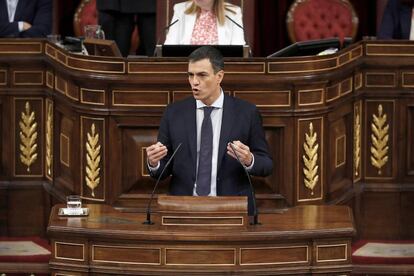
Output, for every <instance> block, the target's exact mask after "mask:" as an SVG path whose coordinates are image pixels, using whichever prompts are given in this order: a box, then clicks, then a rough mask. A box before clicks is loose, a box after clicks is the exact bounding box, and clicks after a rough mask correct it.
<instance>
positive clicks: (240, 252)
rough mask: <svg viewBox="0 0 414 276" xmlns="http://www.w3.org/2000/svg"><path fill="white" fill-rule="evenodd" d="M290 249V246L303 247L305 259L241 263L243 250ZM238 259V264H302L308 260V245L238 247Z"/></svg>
mask: <svg viewBox="0 0 414 276" xmlns="http://www.w3.org/2000/svg"><path fill="white" fill-rule="evenodd" d="M284 248H285V249H290V248H305V249H306V261H296V262H272V263H260V262H256V263H249V264H247V263H243V262H242V251H243V250H269V249H284ZM239 260H240V265H241V266H242V265H245V266H247V265H278V264H303V263H308V262H309V246H308V245H295V246H271V247H251V248H240V251H239Z"/></svg>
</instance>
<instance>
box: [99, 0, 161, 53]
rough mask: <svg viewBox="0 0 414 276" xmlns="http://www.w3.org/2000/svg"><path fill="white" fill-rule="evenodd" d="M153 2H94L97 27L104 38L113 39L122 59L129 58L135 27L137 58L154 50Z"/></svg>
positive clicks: (115, 0) (135, 0) (110, 0)
mask: <svg viewBox="0 0 414 276" xmlns="http://www.w3.org/2000/svg"><path fill="white" fill-rule="evenodd" d="M156 6H157V1H156V0H97V2H96V8H97V10H98V12H99V20H98V22H99V24H100V25H101V26H102V28H103V30H104V32H105V37H106V39H110V40H115V41H116V43H117V45H118V48H119V50H120V51H121V53H122V55H123V56H128V54H129V53H130V48H131V37H132V33H133V31H134V28H135V26H136V25H138V32H139V48H138V51H137V53H132V54H138V55H145V56H152V54H153V52H154V48H155V32H156V15H155V11H156Z"/></svg>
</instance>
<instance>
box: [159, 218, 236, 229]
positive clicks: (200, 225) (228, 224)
mask: <svg viewBox="0 0 414 276" xmlns="http://www.w3.org/2000/svg"><path fill="white" fill-rule="evenodd" d="M165 218H167V219H174V218H184V219H229V218H231V219H241V223H240V224H237V223H227V224H212V223H209V224H207V223H206V224H201V223H199V224H192V223H189V224H179V223H165V222H164V219H165ZM161 225H175V226H177V225H179V226H199V227H205V226H243V225H244V218H243V217H242V216H240V217H237V216H231V217H211V216H194V217H193V216H185V217H180V216H162V219H161Z"/></svg>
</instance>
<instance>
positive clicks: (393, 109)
mask: <svg viewBox="0 0 414 276" xmlns="http://www.w3.org/2000/svg"><path fill="white" fill-rule="evenodd" d="M387 102H388V103H392V114H393V116H392V123H391V122H390V123H391V125H392V126H395V102H396V100H365V110H368V109H367V106H368V104H369V103H387ZM364 122H365V125H368V112H365V114H364ZM395 131H396V130H395V128H394V127H393V131H392V137H393V139H392V142H391V143H392V144H391V145H392V148H393V149H395V137H396V136H395ZM367 134H368V128H367V127H365V128H364V135H365V137H367V138H366V139H364V143H365V149H367V147H368V136H367ZM394 154H395V153H394V152H393V154H392V155H391V158H394ZM368 163H369V162H364V175H365V176H364V179H373V180H377V179H379V180H384V179H393V178H394V172H395V170H394V166H393V162H392V161H391V162H390V164H391V166H392V169H391V171H392V173H391V176H381V177H377V176H368V174H367V166H368V165H367V164H368Z"/></svg>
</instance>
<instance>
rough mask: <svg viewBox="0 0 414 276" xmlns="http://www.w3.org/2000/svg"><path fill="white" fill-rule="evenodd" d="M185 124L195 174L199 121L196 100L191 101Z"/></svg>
mask: <svg viewBox="0 0 414 276" xmlns="http://www.w3.org/2000/svg"><path fill="white" fill-rule="evenodd" d="M185 123H186V124H185V126H183V127H184V129H186V130H187V131H188V133H187V138H188V145H189V146H190V153H191V159H192V160H191V164H193V165H194V171H193V173H194V175H195V168H196V162H197V123H196V102H195V100H192V101H190V104H189V108H188V111H187V112H185Z"/></svg>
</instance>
